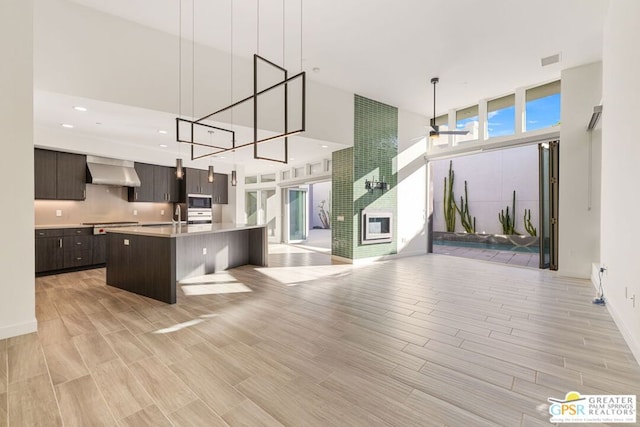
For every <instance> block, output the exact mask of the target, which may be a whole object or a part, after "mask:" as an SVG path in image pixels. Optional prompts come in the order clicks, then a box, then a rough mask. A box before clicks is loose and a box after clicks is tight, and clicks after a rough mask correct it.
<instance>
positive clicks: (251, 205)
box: [244, 191, 258, 225]
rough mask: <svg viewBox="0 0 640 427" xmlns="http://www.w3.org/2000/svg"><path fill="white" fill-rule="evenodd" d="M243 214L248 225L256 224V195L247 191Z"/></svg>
mask: <svg viewBox="0 0 640 427" xmlns="http://www.w3.org/2000/svg"><path fill="white" fill-rule="evenodd" d="M244 212H245V215H246V217H247V224H248V225H256V224H258V193H257V192H255V191H247V192H246V193H245V198H244Z"/></svg>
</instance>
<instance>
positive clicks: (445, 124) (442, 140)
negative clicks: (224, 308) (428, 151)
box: [429, 114, 449, 145]
mask: <svg viewBox="0 0 640 427" xmlns="http://www.w3.org/2000/svg"><path fill="white" fill-rule="evenodd" d="M435 122H436V126H438V129H439V130H441V131H443V130H449V115H448V114H443V115H441V116H438V117H436V120H435ZM432 130H433V129H431V128H429V131H432ZM431 143H432V144H433V145H447V144H449V138H448V137H447V135H441V136H440V135H438V136H432V137H431Z"/></svg>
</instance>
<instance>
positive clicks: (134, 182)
mask: <svg viewBox="0 0 640 427" xmlns="http://www.w3.org/2000/svg"><path fill="white" fill-rule="evenodd" d="M87 183H89V184H100V185H114V186H121V187H140V178H139V177H138V174H137V173H136V170H135V169H134V167H133V162H132V161H128V160H118V159H109V158H106V157H97V156H87Z"/></svg>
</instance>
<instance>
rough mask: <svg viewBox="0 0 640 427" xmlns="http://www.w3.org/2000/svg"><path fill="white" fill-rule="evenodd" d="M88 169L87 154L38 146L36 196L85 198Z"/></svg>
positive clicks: (35, 165) (36, 150) (35, 174)
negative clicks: (43, 148)
mask: <svg viewBox="0 0 640 427" xmlns="http://www.w3.org/2000/svg"><path fill="white" fill-rule="evenodd" d="M86 171H87V158H86V156H83V155H81V154H72V153H61V152H58V151H51V150H42V149H39V148H36V149H35V151H34V184H35V185H34V196H35V198H36V199H52V200H84V199H85V197H86V174H87V172H86Z"/></svg>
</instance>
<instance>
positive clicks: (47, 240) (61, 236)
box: [35, 227, 106, 273]
mask: <svg viewBox="0 0 640 427" xmlns="http://www.w3.org/2000/svg"><path fill="white" fill-rule="evenodd" d="M95 237H97V236H93V229H92V228H88V227H87V228H56V229H44V230H36V233H35V238H36V239H35V252H36V266H35V267H36V268H35V270H36V273H46V272H49V271H57V270H63V269H68V268H77V267H84V266H89V265H93V264H94V261H93V247H94V238H95ZM105 252H106V248H105ZM103 262H104V261H103Z"/></svg>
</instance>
